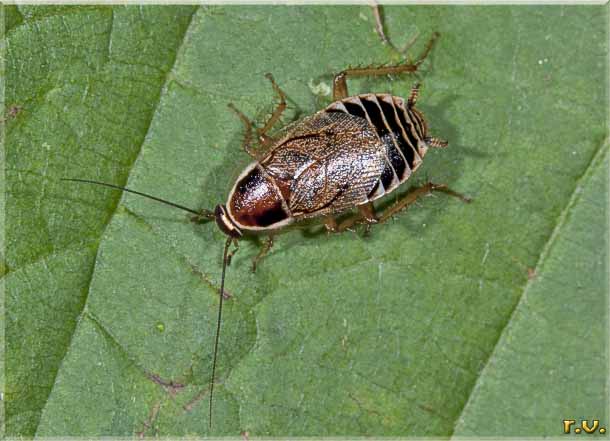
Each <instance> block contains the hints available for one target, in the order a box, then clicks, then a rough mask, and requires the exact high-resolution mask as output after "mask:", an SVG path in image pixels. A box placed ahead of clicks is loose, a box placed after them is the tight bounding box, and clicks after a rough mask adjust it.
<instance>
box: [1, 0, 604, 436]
mask: <svg viewBox="0 0 610 441" xmlns="http://www.w3.org/2000/svg"><path fill="white" fill-rule="evenodd" d="M4 12H5V29H6V37H5V44H6V60H7V65H6V70H7V74H6V86H7V87H6V97H5V102H6V109H5V115H6V145H7V151H6V177H7V184H8V185H7V188H8V189H7V199H6V207H7V213H8V216H7V219H6V252H5V263H4V265H3V267H4V268H5V270H4V273H5V274H4V277H3V283H4V287H5V290H6V305H5V307H6V319H7V321H6V358H7V364H6V373H5V376H6V390H5V394H6V400H7V401H6V428H7V433H8V434H11V435H34V434H36V435H39V436H62V435H83V436H85V435H86V436H100V435H114V436H129V435H131V434H133V433H143V434H146V435H174V436H177V435H190V434H198V435H202V434H207V433H209V429H208V416H207V406H208V397H207V393H206V392H207V387H208V384H207V383H208V380H209V374H210V370H211V362H212V344H213V337H214V331H215V319H216V314H217V306H218V297H217V290H218V288H219V277H220V261H221V257H222V256H221V253H222V249H221V248H222V243H223V236H222V233H221V232H220V231H218V230H217V228H216V227H215V226H214V225H213V224H206V225H194V224H192V223H191V222H189V220H188V218H187V217H186V216H185V213H181V212H179V211H175V210H172V209H170V208H168V207H165V206H162V205H159V204H156V203H154V202H152V201H149V200H146V199H143V198H138V197H136V196H133V195H125V196H124V197H122V198H121V195H120V192H116V191H113V190H110V189H104V188H101V187H94V186H86V185H77V184H73V183H67V182H62V181H59V178H61V177H79V178H88V179H98V180H102V181H106V182H112V183H115V184H119V185H123V184H127V185H128V186H129V187H130V188H133V189H136V190H140V191H144V192H147V193H150V194H154V195H157V196H160V197H163V198H167V199H169V200H172V201H176V202H178V203H181V204H184V205H187V206H191V207H193V208H200V207H204V208H209V209H211V208H213V207H214V205H215V204H217V203H224V201H225V198H226V196H227V194H228V191H229V189H230V187H231V185H232V183H233V182H234V180H235V178H236V177H237V176H238V175H239V173H240V170H242V169H243V167H244V166H245V165H246V164H247V163H248V161H249V159H248V157H247V155H246V154H245V153H243V152H242V151H241V150H240V144H241V138H242V136H243V127H242V125H241V123H240V121H239V120H238V119H237V118H236V117H235V115H234V114H233V113H232V112H231V111H230V110H229V109H227V107H226V106H227V103H229V102H233V103H234V104H235V105H236V106H237V107H238V108H239V109H240V110H242V111H243V112H245V113H246V114H247V115H249V116H251V117H253V118H255V120H256V121H258V122H259V123H260V122H262V121H264V119H265V117H266V115H267V114H268V113H269V112H270V111H271V110H272V108H273V105H274V102H275V97H274V96H273V92H272V89H271V87H270V85H269V83H268V81H267V80H266V79H265V78H264V74H265V73H266V72H272V73H273V75H274V77H275V79H276V81H277V82H278V84H279V85H280V86H281V87H282V88H283V89H284V90H285V91H286V93H287V95H288V97H289V110H288V112H287V113H286V115H285V116H284V118H283V122H284V123H288V122H290V121H292V120H294V118H296V117H298V116H299V115H300V116H303V115H307V114H310V113H313V112H315V111H316V110H318V109H319V108H321V107H322V106H324V105H326V104H327V103H329V102H330V96H329V95H325V94H324V91H325V90H327V89H328V88H329V87H330V85H331V81H332V73H333V72H338V71H340V70H342V69H343V68H345V67H346V66H348V65H357V64H358V65H368V64H371V63H374V64H381V63H387V62H397V61H399V59H400V56H399V55H397V54H396V53H394V52H393V51H392V50H390V49H389V48H388V47H385V46H383V45H382V44H381V43H380V41H379V38H378V36H377V35H376V34H375V31H374V21H373V15H372V12H371V9H370V8H369V7H366V6H357V7H356V6H350V7H338V6H298V7H297V6H248V7H244V6H239V7H228V6H227V7H160V6H146V7H137V6H128V7H119V6H116V7H109V6H96V7H80V6H79V7H76V6H70V7H60V8H55V7H42V6H30V7H26V6H19V7H7V8H5V10H4ZM384 12H385V17H386V30H387V32H388V34H389V35H390V38H391V39H392V40H393V41H394V42H395V43H396V44H397V45H398V46H401V45H402V44H403V42H407V41H409V40H410V39H412V38H413V36H414V35H419V39H418V40H417V41H416V42H415V44H414V45H413V47H412V48H411V50H410V53H411V54H416V53H418V51H421V50H422V48H423V47H424V45H425V43H426V40H427V38H429V37H430V36H431V34H432V32H433V31H438V32H440V33H441V35H442V37H441V39H440V40H439V42H438V44H437V46H436V47H435V48H434V50H433V51H432V54H431V56H430V57H429V59H428V60H427V61H426V62H425V63H424V65H422V69H421V71H420V72H419V74H418V76H417V78H414V77H405V78H394V79H393V80H392V81H390V80H389V79H387V78H377V79H360V80H354V81H351V82H350V83H349V86H350V91H351V92H352V93H359V92H392V93H394V94H395V95H400V96H407V95H408V93H409V89H410V86H411V84H412V83H414V82H415V81H421V82H422V83H423V89H422V93H421V97H420V101H419V103H418V106H419V107H420V108H421V109H422V110H423V111H424V113H425V114H426V116H427V118H428V120H429V123H430V126H431V130H432V133H433V134H434V135H436V136H439V137H443V138H446V139H448V140H449V141H450V146H449V148H447V149H445V150H437V151H432V152H431V153H429V154H428V156H427V157H426V160H425V162H424V165H423V167H422V168H421V169H420V170H418V172H417V175H416V176H415V177H414V178H413V179H412V181H411V182H412V183H414V184H417V183H423V182H424V181H425V180H426V179H429V180H431V181H433V182H440V183H446V184H448V185H449V186H450V187H451V188H453V189H454V190H456V191H460V192H463V193H465V194H467V195H468V196H471V197H472V198H473V199H474V202H473V203H472V204H468V205H467V204H463V203H462V202H460V201H459V200H457V199H454V198H450V197H447V196H446V195H443V194H437V195H434V196H431V197H427V198H424V199H423V200H421V201H420V202H419V203H418V204H417V205H416V206H414V207H411V208H410V209H409V210H408V212H406V213H402V214H401V215H399V216H397V217H396V218H395V219H393V220H391V221H390V222H388V223H387V224H385V225H381V226H377V227H375V228H373V229H372V232H371V234H370V235H368V236H365V235H363V234H353V233H345V234H341V235H333V236H327V235H326V234H324V233H316V232H315V231H311V230H308V231H304V230H296V231H291V232H288V233H286V234H282V235H280V236H278V237H277V238H276V245H275V246H274V248H273V249H272V251H271V253H270V254H269V255H268V256H267V257H266V258H265V259H264V260H263V261H262V262H261V263H260V265H259V268H258V271H257V273H255V274H252V273H251V272H250V271H249V267H250V260H251V258H252V257H253V256H255V255H256V253H257V252H258V244H257V240H255V239H253V240H244V241H242V242H241V243H240V250H239V252H238V253H237V254H236V255H235V257H234V259H233V261H232V264H231V266H230V267H229V269H228V276H227V289H228V291H229V292H230V293H231V294H232V298H231V299H230V300H229V301H228V302H227V303H226V305H225V306H226V308H225V311H224V320H223V324H222V337H221V348H220V357H219V366H218V370H217V374H218V386H217V389H216V394H215V408H214V425H213V428H212V433H213V434H215V435H223V434H224V435H238V434H239V433H240V432H242V431H248V432H249V433H250V434H252V435H276V436H280V435H293V436H299V435H303V436H304V435H371V436H373V435H386V436H408V435H419V436H448V435H452V434H455V435H457V436H459V435H473V434H476V435H507V434H513V435H528V436H534V435H537V436H541V435H546V436H553V435H558V434H560V433H561V430H562V425H561V423H560V421H561V419H564V418H569V417H582V418H590V419H592V418H593V417H594V416H595V415H606V414H607V407H606V404H605V402H604V400H603V397H604V396H606V395H607V379H606V375H605V373H606V371H607V370H606V363H607V344H606V343H607V341H606V338H605V332H604V331H603V330H607V319H608V317H607V294H608V278H607V267H608V266H607V262H608V259H607V193H608V187H607V179H606V177H607V171H608V158H607V157H608V154H607V153H608V141H607V139H608V130H607V121H608V110H607V98H608V91H607V87H606V79H607V74H608V72H607V61H608V43H607V42H608V38H607V37H608V7H607V6H552V7H551V6H545V7H534V6H527V7H525V6H510V7H509V6H502V7H477V6H443V7H437V6H400V7H399V6H396V7H386V8H385V9H384ZM585 24H586V28H587V32H586V33H585V32H583V31H582V29H583V26H585ZM568 55H569V56H568ZM10 109H18V111H16V114H15V115H12V113H11V112H10ZM9 113H10V115H9ZM13 113H15V112H13ZM403 191H404V190H403ZM392 200H393V196H391V197H389V199H388V201H387V202H386V204H387V203H391V202H392ZM584 225H587V227H584ZM577 245H580V246H577ZM587 271H589V274H590V277H587V276H586V275H587ZM533 274H535V276H534V275H533ZM604 311H605V312H604ZM583 338H585V339H587V342H588V343H589V345H588V346H587V345H583ZM592 347H595V350H593V349H592ZM559 348H563V350H564V351H565V352H561V349H559ZM562 354H564V355H562ZM566 385H570V391H571V393H570V394H565V393H562V390H564V389H565V387H566ZM595 390H597V391H599V392H598V393H597V394H595V393H592V391H595ZM548 391H552V393H548V394H547V392H548ZM499 401H502V403H501V404H498V402H499ZM566 412H567V413H570V412H572V413H571V414H566ZM594 414H595V415H594ZM499 415H508V416H509V418H508V420H507V421H508V422H507V423H505V424H502V425H501V423H500V420H499ZM490 418H495V420H494V423H492V424H487V423H485V422H486V421H488V420H489V419H490ZM496 420H497V421H498V422H497V423H496V422H495V421H496ZM524 421H525V423H524Z"/></svg>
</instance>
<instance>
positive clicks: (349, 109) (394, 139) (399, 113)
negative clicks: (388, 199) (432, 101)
mask: <svg viewBox="0 0 610 441" xmlns="http://www.w3.org/2000/svg"><path fill="white" fill-rule="evenodd" d="M325 110H326V111H327V112H344V113H348V114H350V115H354V116H358V117H360V118H364V119H366V120H367V121H368V122H369V124H370V125H371V126H372V127H373V128H374V129H375V131H376V133H377V135H378V136H379V138H380V139H381V141H382V143H383V144H384V145H385V147H386V158H385V162H386V165H385V167H384V170H383V172H382V173H381V176H380V177H379V180H378V181H377V183H376V184H375V187H374V188H373V189H372V190H371V192H370V193H369V200H375V199H377V198H380V197H381V196H383V195H384V194H386V193H389V192H391V191H392V190H394V189H395V188H396V187H398V185H400V184H401V183H403V182H404V181H406V180H407V179H408V178H409V177H410V176H411V173H413V172H414V171H415V170H416V169H417V168H418V167H419V165H420V164H421V162H422V159H423V157H424V155H425V154H426V151H427V146H426V143H425V141H424V138H425V137H426V132H427V127H426V122H425V120H424V118H423V115H422V114H421V113H420V112H419V111H417V110H416V109H415V108H413V107H409V106H408V105H407V103H405V100H404V99H403V98H400V97H396V96H392V95H390V94H364V95H357V96H351V97H348V98H345V99H343V100H341V101H335V102H334V103H332V104H331V105H329V106H328V107H327V108H326V109H325Z"/></svg>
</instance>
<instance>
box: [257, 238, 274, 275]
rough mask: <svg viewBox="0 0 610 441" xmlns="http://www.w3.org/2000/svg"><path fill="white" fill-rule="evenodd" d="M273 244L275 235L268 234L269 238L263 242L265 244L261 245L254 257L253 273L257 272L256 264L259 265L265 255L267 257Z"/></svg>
mask: <svg viewBox="0 0 610 441" xmlns="http://www.w3.org/2000/svg"><path fill="white" fill-rule="evenodd" d="M272 246H273V236H268V237H267V239H266V240H265V243H263V246H262V247H261V249H260V251H259V252H258V254H257V255H256V256H255V257H254V259H252V272H253V273H254V272H256V265H258V262H260V261H261V260H262V259H263V257H265V256H266V255H267V254H268V253H269V250H270V249H271V247H272Z"/></svg>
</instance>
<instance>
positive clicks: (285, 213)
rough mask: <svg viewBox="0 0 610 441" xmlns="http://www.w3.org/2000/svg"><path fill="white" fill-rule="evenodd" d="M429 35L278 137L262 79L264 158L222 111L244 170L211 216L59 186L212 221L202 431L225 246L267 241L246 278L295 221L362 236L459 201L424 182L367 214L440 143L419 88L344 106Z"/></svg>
mask: <svg viewBox="0 0 610 441" xmlns="http://www.w3.org/2000/svg"><path fill="white" fill-rule="evenodd" d="M437 37H438V34H434V35H433V37H432V38H431V39H430V41H429V42H428V44H427V45H426V47H425V49H424V51H423V53H422V54H421V55H420V57H419V58H418V59H417V60H416V61H415V62H413V63H403V64H399V65H394V66H382V67H363V68H350V69H346V70H344V71H342V72H340V73H339V74H337V75H335V77H334V80H333V102H332V103H331V104H329V105H328V106H327V107H326V108H324V109H322V110H320V111H318V112H317V113H315V114H313V115H311V116H308V117H306V118H304V119H302V120H301V121H299V122H297V123H296V124H294V125H292V126H291V127H290V128H289V129H288V130H287V131H285V132H284V133H283V134H282V135H280V136H276V137H272V136H270V135H268V132H269V131H270V130H271V128H272V127H273V126H274V125H275V124H276V123H277V122H278V120H279V118H280V116H281V115H282V112H283V111H284V109H285V108H286V96H285V94H284V92H283V91H282V90H281V89H280V88H279V87H278V85H277V84H276V83H275V81H274V79H273V77H272V76H271V75H270V74H267V78H268V79H269V80H270V81H271V85H272V86H273V88H274V90H275V92H276V93H277V95H278V96H279V98H280V103H279V105H278V106H277V108H276V109H275V111H274V112H273V113H272V115H271V116H270V118H269V119H268V120H267V122H266V123H265V125H264V126H263V127H262V128H260V129H257V130H256V136H257V140H258V143H259V144H260V146H262V147H263V149H264V153H263V154H262V155H259V154H257V153H255V151H254V150H253V148H252V144H253V142H252V138H253V136H252V132H253V124H252V123H251V121H250V120H249V119H248V118H247V117H246V116H245V115H244V114H243V113H241V112H240V111H239V110H237V109H236V108H235V107H234V106H233V105H232V104H229V106H230V107H231V109H232V110H233V111H235V112H236V113H237V115H238V116H239V118H240V119H241V120H242V122H243V124H244V126H245V129H246V133H245V136H244V142H243V148H244V150H245V151H246V152H247V153H248V154H249V155H250V156H252V158H253V159H254V160H253V162H252V163H251V164H250V165H248V166H247V167H246V169H245V170H244V171H243V172H242V173H241V175H240V176H239V177H238V178H237V181H236V182H235V184H234V185H233V188H232V189H231V191H230V193H229V197H228V200H227V203H226V204H218V205H217V206H216V208H215V209H214V210H213V211H212V210H206V209H203V210H195V209H192V208H189V207H186V206H183V205H180V204H176V203H174V202H170V201H168V200H165V199H161V198H158V197H156V196H151V195H149V194H146V193H142V192H139V191H135V190H131V189H128V188H124V187H120V186H117V185H113V184H109V183H105V182H99V181H94V180H88V179H64V180H66V181H75V182H84V183H91V184H96V185H103V186H106V187H110V188H115V189H119V190H122V191H125V192H129V193H133V194H136V195H139V196H143V197H146V198H149V199H152V200H155V201H157V202H161V203H163V204H166V205H169V206H172V207H175V208H178V209H181V210H183V211H186V212H189V213H191V214H193V216H192V220H193V221H197V222H207V221H211V220H215V221H216V224H217V225H218V227H219V228H220V230H221V231H222V232H223V233H224V234H226V235H227V240H226V242H225V245H224V249H223V259H222V275H221V282H220V291H219V305H218V318H217V324H216V335H215V339H214V356H213V361H212V372H211V374H210V386H209V389H210V401H209V425H210V427H211V426H212V410H213V395H214V383H215V376H216V361H217V358H218V347H219V342H220V330H221V322H222V305H223V299H224V293H225V291H224V286H225V274H226V268H227V266H228V264H229V262H230V259H231V252H230V251H229V249H230V246H231V244H232V243H237V241H238V240H239V239H240V238H241V237H242V236H244V235H247V234H265V235H267V241H266V242H265V244H264V245H263V247H262V248H261V250H260V252H259V253H258V255H257V256H256V257H255V258H254V259H253V262H252V269H253V271H254V270H255V269H256V264H257V263H258V261H260V259H262V258H263V257H264V256H265V254H267V252H268V251H269V250H270V249H271V246H272V245H273V235H274V234H275V233H277V232H278V231H279V230H282V229H285V228H286V227H288V226H289V225H291V224H293V223H295V222H298V221H300V220H303V219H309V218H323V219H324V225H325V227H326V228H327V230H328V231H329V232H336V233H340V232H342V231H345V230H347V229H350V228H351V227H353V226H355V225H356V224H366V225H367V227H368V226H370V225H372V224H376V223H383V222H385V221H386V220H388V219H389V218H391V217H392V216H393V215H394V214H396V213H398V212H399V211H401V210H403V209H405V208H406V207H408V206H409V205H411V204H412V203H413V202H414V201H415V200H416V199H417V198H418V197H420V196H422V195H425V194H428V193H430V192H432V191H442V192H445V193H447V194H450V195H452V196H456V197H459V198H460V199H462V200H463V201H465V202H469V199H468V198H466V197H464V196H462V195H460V194H459V193H455V192H453V191H452V190H450V189H448V188H447V187H446V186H444V185H437V184H433V183H431V182H428V183H427V184H425V185H422V186H420V187H415V188H414V189H413V190H411V191H409V192H408V193H407V194H406V195H404V196H403V197H402V198H400V199H399V200H398V201H396V202H395V203H394V204H393V205H391V206H389V207H388V208H386V209H385V210H384V212H383V213H381V214H377V213H376V212H375V208H374V206H373V201H375V200H377V199H379V198H381V197H382V196H384V195H386V194H388V193H390V192H392V191H394V190H395V189H396V188H397V187H398V186H399V185H400V184H402V183H403V182H405V181H406V180H408V179H409V177H410V176H411V175H412V173H413V172H414V171H415V170H417V168H418V167H419V166H420V165H421V163H422V160H423V158H424V156H425V155H426V152H427V151H428V149H430V148H439V147H440V148H443V147H447V145H448V143H447V141H445V140H442V139H440V138H435V137H433V136H430V134H429V133H428V124H427V122H426V119H425V118H424V115H423V114H422V113H421V111H419V110H418V109H417V108H416V107H415V106H416V104H417V99H418V96H419V85H418V84H416V85H415V86H413V88H412V89H411V93H410V94H409V96H408V98H407V99H406V100H405V99H403V98H401V97H398V96H393V95H391V94H387V93H367V94H360V95H353V96H350V95H349V93H348V89H347V78H348V77H353V76H365V75H370V76H380V75H390V74H402V73H410V72H411V73H412V72H415V71H416V70H417V68H418V67H419V65H420V64H421V63H422V62H423V61H424V59H425V58H426V56H427V55H428V53H429V52H430V50H431V48H432V46H433V44H434V41H435V40H436V38H437ZM352 208H357V210H358V213H356V214H354V215H352V216H350V217H347V218H346V219H344V220H342V221H341V222H337V220H336V218H335V216H337V215H338V214H340V213H344V212H345V211H347V210H349V209H352Z"/></svg>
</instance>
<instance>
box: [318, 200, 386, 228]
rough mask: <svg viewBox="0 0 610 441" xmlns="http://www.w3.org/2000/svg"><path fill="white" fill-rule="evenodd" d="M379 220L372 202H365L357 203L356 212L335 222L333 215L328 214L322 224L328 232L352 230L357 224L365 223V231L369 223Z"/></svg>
mask: <svg viewBox="0 0 610 441" xmlns="http://www.w3.org/2000/svg"><path fill="white" fill-rule="evenodd" d="M378 222H379V218H378V217H377V215H376V214H375V206H374V205H373V203H372V202H367V203H366V204H363V205H358V213H356V214H354V215H353V216H350V217H348V218H346V219H344V220H342V221H341V223H337V220H336V219H335V218H334V217H333V216H329V217H327V218H326V219H325V220H324V226H325V227H326V230H327V231H329V232H330V233H342V232H344V231H345V230H351V231H352V230H353V227H354V226H356V225H357V224H366V227H367V231H368V229H369V228H370V226H371V225H373V224H376V223H378Z"/></svg>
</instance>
